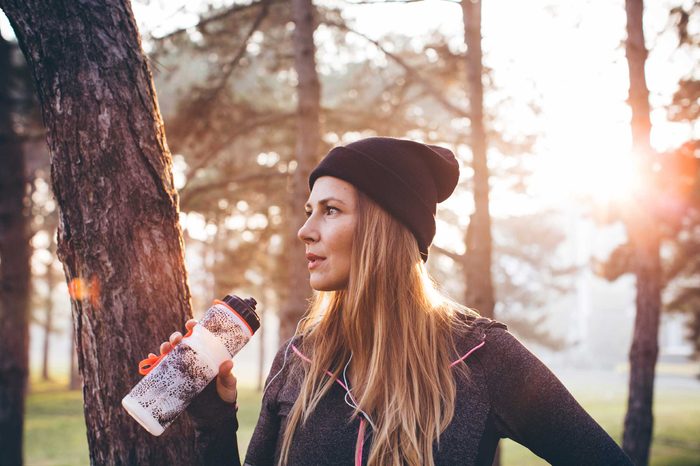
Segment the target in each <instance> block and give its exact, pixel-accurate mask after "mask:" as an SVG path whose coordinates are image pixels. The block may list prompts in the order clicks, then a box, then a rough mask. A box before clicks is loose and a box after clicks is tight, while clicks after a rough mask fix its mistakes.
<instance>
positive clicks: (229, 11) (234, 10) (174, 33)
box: [151, 0, 285, 41]
mask: <svg viewBox="0 0 700 466" xmlns="http://www.w3.org/2000/svg"><path fill="white" fill-rule="evenodd" d="M284 1H285V0H267V1H264V0H259V1H257V2H253V3H249V4H247V5H240V4H239V5H232V6H231V8H229V9H227V10H224V11H220V12H219V13H216V14H214V15H212V16H209V17H208V18H203V19H201V20H199V22H198V23H197V24H195V25H193V26H189V27H186V28H182V29H176V30H175V31H172V32H169V33H167V34H165V35H163V36H160V37H151V38H152V39H153V40H155V41H163V40H166V39H169V38H171V37H173V36H177V35H180V34H182V33H184V32H187V31H188V30H189V29H192V28H199V27H202V26H206V25H207V24H209V23H213V22H215V21H218V20H220V19H226V18H228V17H229V16H233V15H236V14H238V13H241V12H243V11H246V10H250V9H251V8H257V7H259V6H261V5H262V4H263V3H270V4H272V3H282V2H284Z"/></svg>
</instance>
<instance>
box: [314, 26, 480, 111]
mask: <svg viewBox="0 0 700 466" xmlns="http://www.w3.org/2000/svg"><path fill="white" fill-rule="evenodd" d="M324 24H327V25H328V26H334V27H337V28H338V29H341V30H344V31H347V32H351V33H353V34H357V35H358V36H360V37H362V38H363V39H365V40H367V41H368V42H371V43H372V44H374V46H375V47H377V48H378V49H379V50H381V52H382V53H383V54H384V55H386V56H387V57H389V58H390V59H392V60H393V61H394V62H396V64H397V65H399V66H400V67H401V68H403V69H404V71H406V73H407V74H408V75H409V76H411V77H413V78H414V79H415V80H416V81H418V82H419V83H420V84H421V85H422V86H423V87H424V88H425V89H426V90H427V91H428V93H429V94H430V95H431V96H433V97H434V98H435V100H437V101H438V102H439V103H440V104H442V106H443V107H445V108H446V109H448V110H449V111H451V112H452V113H454V114H455V115H456V116H459V117H462V118H470V115H469V111H468V110H466V109H463V108H460V107H459V106H457V105H455V104H453V103H452V102H450V101H449V100H447V98H446V97H445V96H444V95H443V94H442V93H441V92H440V91H438V90H437V89H435V86H433V85H432V84H431V83H430V82H429V81H427V80H426V79H425V78H423V76H421V75H420V73H418V71H416V70H415V69H414V68H413V67H412V66H410V65H409V64H408V63H406V62H405V61H404V60H403V59H402V58H401V57H399V56H398V55H396V54H394V53H392V52H389V51H388V50H387V49H385V48H384V47H383V46H382V44H380V43H379V41H377V40H374V39H372V38H371V37H369V36H367V35H365V34H363V33H361V32H359V31H356V30H354V29H352V28H350V27H349V26H348V25H346V24H343V23H338V22H335V21H328V20H326V21H324Z"/></svg>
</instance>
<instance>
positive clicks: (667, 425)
mask: <svg viewBox="0 0 700 466" xmlns="http://www.w3.org/2000/svg"><path fill="white" fill-rule="evenodd" d="M575 395H576V398H577V399H578V400H579V402H580V403H581V404H582V405H583V406H584V408H586V410H587V411H588V412H589V413H590V414H591V416H593V418H594V419H596V421H598V422H599V423H600V424H601V425H602V426H603V427H604V428H605V430H606V431H607V432H608V433H609V434H610V435H611V436H612V437H613V438H614V439H615V440H616V441H617V442H618V443H620V441H621V434H622V423H623V419H624V411H625V398H624V395H622V394H615V395H608V396H599V395H596V394H595V393H575ZM239 396H240V399H239V424H240V428H239V431H238V443H239V447H240V451H241V455H244V452H245V451H246V449H247V447H248V443H249V442H250V437H251V435H252V434H253V429H254V428H255V423H256V422H257V417H258V412H259V409H260V393H259V392H258V391H256V390H254V389H250V388H245V387H241V389H240V393H239ZM654 416H655V425H654V442H653V444H652V458H651V464H652V466H698V465H700V393H698V392H695V391H671V390H665V391H663V390H657V391H656V394H655V400H654ZM25 432H26V433H25V460H26V461H25V464H27V465H28V466H63V465H66V466H69V465H70V466H76V465H87V464H89V462H88V453H87V439H86V435H85V422H84V420H83V406H82V396H81V392H80V391H67V390H65V389H62V388H60V386H57V385H51V384H41V385H36V384H34V385H32V393H31V394H30V395H29V397H28V400H27V415H26V430H25ZM501 445H502V446H503V450H502V451H503V453H502V455H503V466H514V465H518V466H539V465H546V464H547V463H546V462H545V461H543V460H542V459H540V458H538V457H537V456H535V455H534V454H532V453H531V452H530V451H529V450H527V449H526V448H524V447H522V446H520V445H518V444H517V443H515V442H512V441H510V440H506V441H503V442H501Z"/></svg>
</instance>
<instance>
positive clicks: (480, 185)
mask: <svg viewBox="0 0 700 466" xmlns="http://www.w3.org/2000/svg"><path fill="white" fill-rule="evenodd" d="M462 14H463V17H464V39H465V42H466V44H467V91H468V93H469V119H470V122H471V139H470V140H471V149H472V168H473V169H474V206H475V207H474V213H473V214H472V215H471V220H470V222H469V227H468V228H467V234H466V239H465V242H466V245H467V252H466V254H464V256H463V257H464V270H465V275H466V285H467V286H466V293H465V304H466V305H467V306H469V307H472V308H475V309H477V310H478V311H479V313H480V314H481V315H482V316H484V317H490V318H493V308H494V305H495V302H494V295H493V282H492V279H491V214H490V213H489V169H488V165H487V162H486V148H487V141H486V130H485V129H484V86H483V83H482V81H481V76H482V73H483V70H482V64H481V62H482V53H481V1H479V0H462Z"/></svg>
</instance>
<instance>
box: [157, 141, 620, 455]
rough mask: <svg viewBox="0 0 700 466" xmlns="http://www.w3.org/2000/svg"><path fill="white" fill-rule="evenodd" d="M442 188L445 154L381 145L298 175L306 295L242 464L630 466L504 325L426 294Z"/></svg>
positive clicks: (210, 400) (207, 398) (209, 450)
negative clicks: (515, 454)
mask: <svg viewBox="0 0 700 466" xmlns="http://www.w3.org/2000/svg"><path fill="white" fill-rule="evenodd" d="M458 177H459V168H458V164H457V161H456V159H455V157H454V155H453V154H452V152H450V151H449V150H447V149H444V148H441V147H437V146H430V145H425V144H421V143H418V142H414V141H406V140H400V139H392V138H369V139H363V140H361V141H357V142H354V143H352V144H348V145H346V146H339V147H336V148H334V149H333V150H331V151H330V152H329V153H328V155H327V156H326V157H325V158H324V159H323V160H322V161H321V163H320V164H319V165H318V166H317V167H316V168H315V169H314V171H313V172H312V173H311V176H310V179H309V186H310V188H311V193H310V196H309V199H308V202H307V204H306V213H307V216H308V220H307V221H306V223H305V224H304V225H303V226H302V227H301V229H300V230H299V233H298V236H299V239H300V240H301V241H303V242H304V244H305V246H306V253H307V259H308V268H309V280H310V284H311V287H312V288H313V289H314V290H316V292H315V293H314V297H313V300H312V302H311V306H310V308H309V311H308V313H307V314H306V316H305V317H304V318H303V319H302V321H301V322H300V325H299V328H298V330H297V332H296V335H295V336H294V337H293V338H292V339H291V340H289V341H287V342H285V343H284V344H283V345H282V347H281V349H280V351H279V352H278V354H277V356H276V357H275V359H274V362H273V365H272V369H271V371H270V375H269V377H268V379H267V383H266V386H265V392H264V395H263V400H262V408H261V412H260V418H259V420H258V423H257V426H256V428H255V432H254V434H253V437H252V439H251V442H250V446H249V449H248V452H247V455H246V457H245V464H246V465H251V466H262V465H277V464H282V465H321V464H327V465H341V464H348V465H350V464H355V465H360V464H362V465H395V466H399V465H404V464H408V465H457V464H459V465H462V464H463V465H491V463H492V460H493V457H494V453H495V450H496V446H497V444H498V441H499V439H500V438H505V437H508V438H511V439H513V440H515V441H517V442H519V443H521V444H523V445H525V446H526V447H528V448H529V449H530V450H532V451H533V452H534V453H536V454H537V455H539V456H541V457H542V458H544V459H546V460H547V461H549V462H550V463H552V464H565V465H577V464H586V465H606V466H609V465H630V464H632V463H631V462H630V460H629V458H628V457H627V456H626V455H625V454H624V453H623V452H622V451H621V450H620V448H619V447H618V446H617V445H616V444H615V442H614V441H613V440H612V439H611V438H610V437H609V436H608V435H607V434H606V433H605V431H604V430H603V429H602V428H601V427H600V426H599V425H598V424H597V423H596V422H595V421H594V420H593V419H592V418H591V417H590V416H589V415H588V414H587V413H586V412H585V411H584V410H583V409H582V408H581V406H580V405H579V404H578V403H577V402H576V401H575V400H574V398H573V397H572V396H571V394H570V393H569V392H568V391H567V390H566V388H565V387H564V386H563V385H562V384H561V382H560V381H559V380H558V379H557V378H556V377H555V376H554V375H553V374H552V373H551V372H550V371H549V370H548V369H547V368H546V367H545V366H544V365H543V364H542V362H540V361H539V360H538V359H537V358H536V357H535V356H534V355H533V354H532V353H530V351H528V350H527V349H526V348H525V347H524V346H523V345H522V344H521V343H520V342H519V341H518V340H517V339H516V338H515V337H514V336H513V335H512V334H510V333H509V332H508V331H507V329H506V326H505V325H504V324H502V323H500V322H497V321H493V320H489V319H486V318H482V317H480V316H479V314H478V313H477V312H475V311H473V310H471V309H469V308H466V307H464V306H461V305H459V304H457V303H455V302H453V301H451V300H450V299H448V298H446V297H445V296H444V295H442V294H441V293H440V292H439V291H438V290H437V288H436V286H435V285H434V283H433V282H432V281H431V279H430V277H429V275H428V274H427V272H426V269H425V266H424V261H425V260H426V259H427V256H428V248H429V246H430V243H431V242H432V239H433V237H434V235H435V220H434V218H435V217H434V216H435V211H436V204H437V203H439V202H442V201H443V200H445V199H446V198H447V197H449V196H450V194H451V193H452V191H453V190H454V188H455V186H456V184H457V180H458ZM194 323H195V322H194V321H190V322H188V324H187V327H188V329H189V328H191V326H192V325H194ZM180 338H181V334H180V333H177V332H176V333H174V334H173V335H172V336H171V339H170V342H169V343H168V342H166V343H164V344H163V345H162V346H161V351H168V349H169V346H170V345H171V344H176V343H177V342H178V341H179V340H180ZM231 369H232V363H231V362H228V361H227V362H226V363H224V364H222V366H221V368H220V373H219V376H218V377H217V380H216V383H212V384H211V385H210V386H209V387H207V389H205V391H204V392H203V393H202V394H201V395H200V396H199V397H198V398H197V399H196V400H195V402H194V403H193V404H192V405H190V407H189V409H188V412H189V413H190V417H191V418H192V420H193V421H194V424H195V428H196V435H197V441H198V453H199V454H200V455H201V456H202V458H201V460H202V461H203V463H204V464H230V465H239V464H240V459H239V455H238V447H237V445H236V429H237V427H238V424H237V420H236V404H235V400H236V380H235V377H234V376H233V375H232V373H231Z"/></svg>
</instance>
